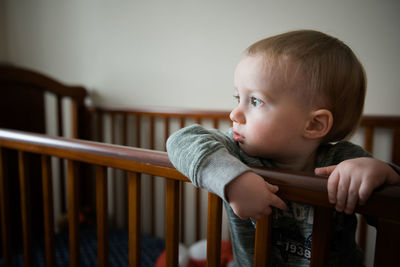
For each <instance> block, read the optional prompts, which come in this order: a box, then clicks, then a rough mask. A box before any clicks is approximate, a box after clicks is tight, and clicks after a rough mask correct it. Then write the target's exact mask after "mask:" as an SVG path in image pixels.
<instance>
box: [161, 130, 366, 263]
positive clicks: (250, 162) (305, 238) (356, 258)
mask: <svg viewBox="0 0 400 267" xmlns="http://www.w3.org/2000/svg"><path fill="white" fill-rule="evenodd" d="M167 151H168V155H169V157H170V160H171V162H172V163H173V164H174V166H175V167H176V168H177V169H178V170H179V171H180V172H182V173H183V174H184V175H186V176H187V177H188V178H189V179H190V180H191V181H192V183H193V184H194V185H195V186H197V187H201V188H205V189H207V190H209V191H211V192H213V193H215V194H217V195H218V196H220V197H221V198H222V199H223V200H224V204H225V208H226V210H227V214H228V218H229V223H230V230H231V235H232V241H233V252H234V256H235V263H236V265H238V266H245V267H247V266H252V265H253V257H254V234H255V229H254V224H253V223H252V221H251V220H241V219H240V218H239V217H237V216H236V215H235V214H234V212H233V211H232V209H231V208H230V206H229V204H228V203H227V201H226V196H225V187H226V185H227V184H228V183H229V182H231V181H232V180H233V179H235V178H236V177H237V176H239V175H240V174H242V173H244V172H246V171H249V170H250V168H249V167H248V166H257V167H269V168H271V167H274V164H273V162H272V161H270V160H268V159H262V158H256V157H251V156H249V155H247V154H246V153H245V152H244V151H243V150H241V149H240V147H239V146H238V144H237V143H236V142H235V141H234V140H233V139H232V131H231V130H229V131H228V132H227V133H223V132H221V131H218V130H206V129H204V128H203V127H201V126H199V125H192V126H189V127H186V128H183V129H181V130H179V131H178V132H176V133H174V134H173V135H171V136H170V138H169V139H168V141H167ZM357 157H370V154H369V153H367V152H366V151H364V150H363V149H362V148H361V147H359V146H356V145H354V144H351V143H349V142H339V143H336V144H326V145H321V146H320V147H319V149H318V151H317V158H316V161H315V168H317V167H323V166H329V165H335V164H338V163H340V162H342V161H344V160H346V159H350V158H357ZM287 206H288V208H287V209H286V210H285V211H281V210H278V209H276V208H273V213H272V246H271V247H272V253H271V266H309V264H310V257H311V241H312V224H313V214H314V209H313V207H312V206H309V205H306V204H302V203H295V202H289V201H288V202H287ZM356 226H357V220H356V217H355V215H346V214H344V213H338V212H334V213H333V216H332V233H331V251H330V258H329V265H330V266H359V265H361V264H362V253H361V251H360V249H359V248H358V246H357V245H356V242H355V231H356Z"/></svg>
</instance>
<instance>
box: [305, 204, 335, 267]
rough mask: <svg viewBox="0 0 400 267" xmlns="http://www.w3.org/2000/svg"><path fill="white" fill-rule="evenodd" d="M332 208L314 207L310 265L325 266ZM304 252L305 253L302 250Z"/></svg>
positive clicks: (314, 266)
mask: <svg viewBox="0 0 400 267" xmlns="http://www.w3.org/2000/svg"><path fill="white" fill-rule="evenodd" d="M331 218H332V209H329V208H322V207H315V208H314V223H313V232H312V243H311V262H310V267H317V266H327V263H328V255H329V245H330V236H329V233H330V232H331ZM304 253H306V252H305V251H304Z"/></svg>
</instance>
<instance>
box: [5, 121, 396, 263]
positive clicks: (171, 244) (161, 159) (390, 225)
mask: <svg viewBox="0 0 400 267" xmlns="http://www.w3.org/2000/svg"><path fill="white" fill-rule="evenodd" d="M0 149H1V151H0V152H2V150H4V149H14V150H17V151H19V155H20V156H19V161H20V179H21V183H22V184H23V185H24V186H21V195H22V198H23V199H22V203H23V204H22V205H24V207H23V208H22V213H23V214H22V217H23V218H24V221H23V229H22V231H23V239H24V243H23V245H24V261H25V266H32V249H31V244H32V242H31V241H32V240H31V238H32V237H31V236H32V235H31V233H32V229H30V224H29V221H30V217H31V216H32V214H31V213H30V211H29V208H28V205H27V203H29V177H28V176H27V173H26V172H25V171H24V164H23V163H24V154H26V152H29V153H36V154H41V155H42V159H43V160H42V166H43V171H42V176H43V181H44V182H43V188H44V190H43V192H44V194H45V197H44V208H45V223H46V227H45V240H46V260H47V262H48V264H47V266H55V262H54V261H55V260H54V243H53V242H54V236H53V235H54V228H53V227H54V226H53V225H54V224H53V222H52V220H51V218H52V216H51V215H52V203H51V196H52V188H51V183H50V182H49V181H50V180H49V175H50V172H49V171H48V168H49V164H48V161H49V157H50V156H52V157H60V158H64V159H67V161H68V168H67V169H68V175H67V177H68V204H69V205H68V206H69V228H70V257H71V266H79V261H80V260H79V259H80V258H79V257H80V256H79V224H78V206H77V203H78V194H77V188H76V187H77V185H78V183H77V180H78V179H79V177H77V176H76V168H77V166H78V165H77V162H85V163H89V164H93V165H95V166H96V170H97V171H96V179H97V183H96V192H97V193H96V195H97V201H96V202H97V227H98V230H97V233H98V263H99V266H108V256H107V255H108V253H107V247H108V244H107V242H108V237H107V231H106V229H107V226H108V225H107V193H106V192H107V190H106V188H107V180H106V179H105V178H106V172H105V167H113V168H119V169H123V170H127V171H129V200H130V201H129V205H130V206H129V245H130V248H129V262H130V266H140V234H139V233H140V219H139V218H140V197H138V196H140V193H141V192H140V186H139V185H140V179H138V176H137V174H138V173H146V174H151V175H157V176H162V177H166V178H167V187H166V210H167V213H166V251H167V266H177V265H178V264H177V263H178V228H179V224H178V223H176V221H177V219H178V214H179V209H178V208H177V207H178V203H179V191H178V183H179V181H188V179H187V178H186V177H184V176H183V175H182V174H180V173H179V172H178V171H177V170H176V169H174V168H173V167H172V165H171V163H170V161H169V159H168V156H167V154H166V153H165V152H157V151H151V150H145V149H137V148H128V147H122V146H116V145H108V144H102V143H96V142H90V141H81V140H75V139H65V138H54V137H53V138H50V137H47V136H45V135H40V134H31V133H24V132H19V131H11V130H1V129H0ZM1 155H3V154H2V153H0V156H1ZM6 167H7V165H6V163H5V159H4V158H0V198H1V207H0V208H1V219H2V221H1V224H2V234H3V235H2V236H3V240H2V242H3V260H4V263H5V266H11V253H12V252H11V251H9V248H10V246H9V243H10V240H11V238H12V233H10V232H9V231H8V228H9V226H10V222H9V220H8V217H7V211H8V210H9V209H10V208H11V207H10V204H11V203H9V202H7V200H8V197H7V195H8V193H9V192H8V191H7V176H6V173H7V172H6V170H5V168H6ZM254 170H255V171H256V172H257V173H259V174H260V175H262V176H264V177H266V178H267V179H268V180H269V181H270V182H271V183H273V184H277V185H279V186H280V191H279V196H280V197H282V198H284V199H288V200H292V201H299V202H303V203H308V204H311V205H314V206H315V207H316V215H315V218H314V220H315V223H314V228H315V229H314V230H313V231H314V232H313V245H312V252H311V254H312V259H311V260H312V266H324V264H323V262H325V260H326V258H327V257H326V256H327V255H326V251H327V250H324V249H323V248H325V247H326V245H327V242H328V239H327V238H326V236H325V235H326V233H327V232H329V224H324V223H321V222H323V221H324V218H327V217H326V216H324V215H326V214H328V218H329V214H330V212H331V211H332V205H331V204H329V202H328V197H327V193H326V179H325V178H321V177H317V176H310V175H304V174H301V173H293V172H282V171H279V172H278V171H272V170H265V169H254ZM81 179H83V178H81ZM24 203H25V204H24ZM208 205H209V215H208V236H207V240H208V259H207V261H208V266H219V260H220V258H219V253H217V252H218V251H219V249H220V242H221V209H222V208H221V199H219V198H218V197H216V196H215V195H213V194H209V204H208ZM399 206H400V187H399V186H384V187H382V188H381V189H379V190H378V191H376V192H375V193H374V194H373V196H372V197H371V199H370V200H369V201H368V202H367V204H366V205H364V206H358V207H357V208H356V211H357V212H359V213H361V214H365V215H371V216H377V217H378V227H377V242H376V253H375V266H390V265H393V264H396V263H397V261H396V260H397V254H396V252H398V251H397V250H398V244H399V243H400V227H399V226H400V209H399ZM318 214H320V215H318ZM268 221H269V219H268V217H266V218H264V219H263V220H261V221H260V222H258V223H257V230H256V252H255V266H265V264H266V263H267V262H268V258H267V257H268V253H267V251H268V250H267V248H268V244H269V241H268V240H269V239H268V238H269V236H268V232H269V230H268V229H269V226H268ZM325 221H329V220H325ZM318 225H319V226H318ZM317 227H318V228H317ZM316 233H321V234H322V236H321V237H320V238H318V235H316Z"/></svg>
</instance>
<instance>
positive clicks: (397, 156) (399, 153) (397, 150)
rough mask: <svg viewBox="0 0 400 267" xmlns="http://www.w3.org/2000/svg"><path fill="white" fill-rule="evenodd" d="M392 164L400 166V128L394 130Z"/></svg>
mask: <svg viewBox="0 0 400 267" xmlns="http://www.w3.org/2000/svg"><path fill="white" fill-rule="evenodd" d="M392 162H393V163H394V164H397V166H399V165H400V126H398V127H397V128H395V129H394V130H393V139H392Z"/></svg>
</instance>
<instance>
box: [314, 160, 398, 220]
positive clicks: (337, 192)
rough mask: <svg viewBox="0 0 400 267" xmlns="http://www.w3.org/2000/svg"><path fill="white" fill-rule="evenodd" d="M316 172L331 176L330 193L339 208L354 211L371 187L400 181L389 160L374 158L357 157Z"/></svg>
mask: <svg viewBox="0 0 400 267" xmlns="http://www.w3.org/2000/svg"><path fill="white" fill-rule="evenodd" d="M315 173H316V174H317V175H324V176H329V179H328V197H329V201H330V202H331V203H332V204H335V208H336V210H337V211H340V212H341V211H344V212H345V213H347V214H350V213H353V211H354V208H355V206H356V205H357V203H358V204H360V205H363V204H365V202H366V201H367V200H368V198H369V197H370V195H371V193H372V191H373V190H374V189H376V188H378V187H379V186H381V185H383V184H400V175H399V174H398V173H397V172H396V171H394V169H393V168H392V167H391V166H389V165H388V164H387V163H385V162H383V161H380V160H377V159H374V158H367V157H363V158H355V159H349V160H345V161H343V162H341V163H339V164H338V165H333V166H328V167H322V168H317V169H315Z"/></svg>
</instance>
